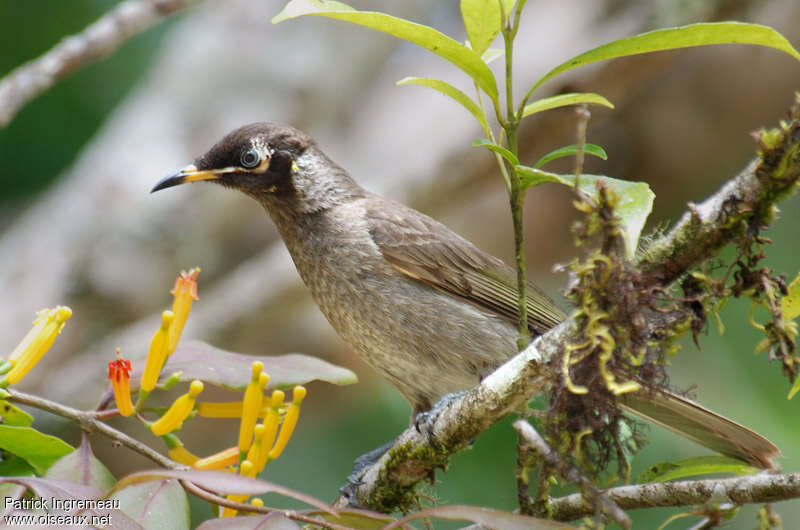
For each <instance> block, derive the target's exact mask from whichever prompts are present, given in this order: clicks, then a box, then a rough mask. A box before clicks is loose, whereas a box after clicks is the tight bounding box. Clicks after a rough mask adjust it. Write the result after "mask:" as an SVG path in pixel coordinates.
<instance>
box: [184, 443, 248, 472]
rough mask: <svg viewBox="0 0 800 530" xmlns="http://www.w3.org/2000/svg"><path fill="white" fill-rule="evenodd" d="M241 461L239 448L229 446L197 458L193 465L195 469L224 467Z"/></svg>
mask: <svg viewBox="0 0 800 530" xmlns="http://www.w3.org/2000/svg"><path fill="white" fill-rule="evenodd" d="M238 462H239V448H238V447H236V446H234V447H229V448H227V449H223V450H222V451H220V452H219V453H215V454H213V455H211V456H207V457H205V458H201V459H199V460H197V461H196V462H195V463H194V464H192V467H193V468H195V469H222V468H224V467H228V466H234V465H236V464H237V463H238Z"/></svg>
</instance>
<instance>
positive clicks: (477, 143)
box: [472, 138, 519, 166]
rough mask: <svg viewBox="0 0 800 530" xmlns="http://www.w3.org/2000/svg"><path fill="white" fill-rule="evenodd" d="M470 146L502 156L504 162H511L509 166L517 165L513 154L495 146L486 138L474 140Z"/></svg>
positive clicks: (516, 159)
mask: <svg viewBox="0 0 800 530" xmlns="http://www.w3.org/2000/svg"><path fill="white" fill-rule="evenodd" d="M472 145H473V146H474V147H485V148H487V149H489V150H491V151H494V152H495V153H497V154H499V155H500V156H502V157H503V158H505V159H506V160H508V161H509V162H511V165H514V166H517V165H519V158H517V157H516V155H514V153H512V152H511V151H509V150H508V149H506V148H505V147H503V146H502V145H497V144H494V143H492V142H490V141H489V140H487V139H486V138H481V139H480V140H475V141H474V142H472Z"/></svg>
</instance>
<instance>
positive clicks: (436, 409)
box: [412, 389, 469, 448]
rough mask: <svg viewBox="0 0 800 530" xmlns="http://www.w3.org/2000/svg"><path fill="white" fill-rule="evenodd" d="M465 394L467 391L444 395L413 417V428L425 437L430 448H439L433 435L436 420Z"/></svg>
mask: <svg viewBox="0 0 800 530" xmlns="http://www.w3.org/2000/svg"><path fill="white" fill-rule="evenodd" d="M467 392H469V389H466V390H459V391H458V392H451V393H449V394H445V395H444V396H442V398H441V399H440V400H439V401H437V402H436V404H435V405H433V407H431V409H430V410H426V411H422V412H419V413H417V414H416V415H415V416H414V417H413V419H412V421H413V424H414V427H415V428H416V429H417V432H418V433H420V434H424V435H425V438H426V439H427V440H428V443H429V444H430V446H431V447H434V448H438V447H439V443H438V442H437V441H436V437H435V436H434V433H433V426H434V425H435V424H436V420H438V419H439V415H440V414H441V413H442V412H444V411H445V409H447V407H449V406H450V405H451V404H452V403H454V402H456V401H458V400H459V399H461V398H462V397H463V396H464V395H465V394H466V393H467Z"/></svg>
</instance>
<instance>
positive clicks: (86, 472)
mask: <svg viewBox="0 0 800 530" xmlns="http://www.w3.org/2000/svg"><path fill="white" fill-rule="evenodd" d="M45 478H49V479H56V480H64V481H68V482H74V483H76V484H82V485H84V486H91V487H94V488H97V489H99V490H100V491H107V490H110V489H111V488H113V487H114V483H115V482H116V479H114V476H113V475H112V474H111V472H110V471H109V470H108V468H106V466H104V465H103V463H102V462H100V460H98V459H97V457H95V456H94V454H93V453H92V448H91V447H90V446H89V437H88V436H84V437H83V440H82V441H81V445H80V447H78V448H77V449H76V450H74V451H72V452H71V453H69V454H68V455H66V456H62V457H61V458H59V459H58V460H57V461H56V463H55V464H53V465H52V466H50V469H48V470H47V473H46V474H45Z"/></svg>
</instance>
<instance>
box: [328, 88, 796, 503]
mask: <svg viewBox="0 0 800 530" xmlns="http://www.w3.org/2000/svg"><path fill="white" fill-rule="evenodd" d="M790 118H791V120H790V121H787V122H781V125H780V128H779V129H773V130H770V131H762V132H761V133H760V134H759V137H758V141H759V144H760V145H759V147H760V153H759V157H758V158H757V159H756V160H754V161H753V162H752V163H750V164H749V165H748V166H747V168H746V169H745V170H744V171H743V172H742V173H741V174H739V175H738V176H736V177H734V178H733V179H731V180H730V181H729V182H727V183H726V184H725V185H723V186H722V188H721V189H720V190H718V191H717V192H716V193H715V194H714V195H712V196H711V197H709V198H708V199H707V200H706V201H705V202H703V203H702V204H700V205H699V206H697V205H692V204H690V205H689V211H688V212H687V213H686V214H685V215H684V216H683V219H682V220H681V222H680V223H679V224H678V225H677V226H676V228H675V229H674V230H673V231H672V232H671V233H670V234H668V235H667V236H664V237H663V238H661V239H660V240H658V241H656V242H655V243H654V245H653V246H652V247H651V250H650V251H649V252H648V253H647V255H646V256H645V257H644V258H643V259H642V260H641V262H640V265H641V267H642V268H643V270H644V272H645V274H646V279H645V282H646V283H645V285H649V286H651V287H652V288H660V287H662V286H663V285H664V284H665V283H669V282H671V281H672V280H674V279H675V278H677V277H678V276H679V275H681V274H683V272H685V271H687V270H688V269H689V268H690V267H693V266H696V265H698V264H701V263H703V262H705V261H707V260H708V259H710V258H712V257H713V256H714V255H715V254H716V252H717V251H718V250H719V249H721V248H722V246H724V245H725V244H726V243H728V242H730V241H732V240H733V239H734V237H736V236H737V235H741V234H742V233H743V232H744V231H747V233H751V232H752V231H753V230H757V229H761V228H763V226H765V225H767V224H769V223H770V222H771V221H772V220H774V211H775V208H774V206H775V203H777V202H778V201H779V200H781V199H783V198H786V197H787V196H789V195H790V194H791V193H792V192H793V191H794V190H795V189H796V187H797V182H798V180H800V96H798V101H797V102H796V103H795V105H794V107H793V108H792V110H791V113H790ZM657 320H658V319H653V323H652V324H651V325H652V326H653V327H654V329H653V331H654V332H655V331H658V330H656V329H655V328H657V327H658V326H659V325H658V324H657V323H656V321H657ZM573 327H574V324H573V320H572V318H569V319H567V320H566V321H565V322H562V323H561V324H560V325H558V326H556V327H555V328H553V329H551V330H550V331H548V332H547V333H545V334H544V335H541V336H539V337H537V338H536V339H535V340H534V341H533V342H532V343H531V344H530V345H529V346H528V347H527V348H526V349H525V350H523V351H522V352H520V353H519V354H517V355H516V356H515V357H513V358H512V359H511V360H509V361H508V362H506V363H505V364H503V365H502V366H501V367H500V368H498V369H497V370H496V371H495V372H494V373H492V374H491V375H489V376H488V377H487V378H485V379H484V380H483V381H481V383H480V384H479V385H478V386H477V387H475V388H473V389H471V390H469V391H468V392H466V393H463V394H460V395H458V396H457V397H456V398H454V399H450V400H448V401H447V402H445V400H447V397H445V400H443V402H442V403H439V404H437V405H436V406H435V407H434V409H433V411H432V412H431V413H430V415H429V419H428V421H427V422H426V423H425V424H424V425H422V427H424V428H422V429H419V428H417V427H415V426H411V427H409V428H408V429H407V430H406V431H405V432H404V433H402V434H401V435H400V436H399V437H398V438H397V440H396V441H395V442H394V445H393V446H392V448H391V449H390V450H389V451H387V452H386V453H385V454H384V455H383V456H382V457H381V458H380V459H379V460H378V462H376V463H375V464H374V465H372V466H369V467H367V468H365V469H362V470H359V471H358V472H357V473H355V474H354V475H353V476H351V477H350V480H351V481H352V482H351V484H350V485H349V486H348V490H347V491H346V493H345V494H344V495H343V496H342V497H340V498H339V500H338V501H337V506H346V505H347V504H348V503H350V502H355V503H357V504H358V505H361V506H368V507H371V508H374V509H377V510H379V511H385V512H391V511H393V510H395V509H401V510H402V509H407V508H409V507H411V506H413V488H414V486H415V485H416V484H417V483H418V482H419V481H421V480H423V479H425V478H428V477H431V476H432V473H433V472H434V471H435V470H436V469H437V468H444V467H445V466H446V464H447V461H448V459H449V457H450V455H452V454H454V453H455V452H458V451H459V450H461V449H462V448H464V447H466V446H467V445H468V444H469V443H471V441H472V440H473V439H474V438H475V437H476V436H477V435H478V434H480V433H481V432H483V431H484V430H486V429H488V428H489V427H490V426H492V425H494V424H495V423H497V422H498V421H500V420H502V419H503V418H505V417H506V416H507V415H508V414H510V413H512V412H514V411H515V410H517V409H518V408H519V407H520V406H521V405H523V404H524V403H525V402H526V401H527V400H528V399H529V398H530V396H534V395H537V394H538V393H541V392H542V391H544V389H545V387H546V386H547V384H548V381H553V380H555V379H554V377H555V375H554V374H549V372H551V371H553V367H552V366H551V363H550V360H551V359H556V358H558V357H556V355H557V354H558V353H559V352H561V350H563V349H564V348H565V345H566V344H568V343H569V341H570V340H571V338H572V333H573ZM662 331H663V330H662ZM653 336H654V337H655V336H663V334H661V335H658V334H655V333H654V334H653ZM556 370H557V368H556ZM420 431H423V432H420ZM773 476H777V477H783V478H778V479H775V480H776V485H779V484H781V480H786V481H787V483H788V485H789V486H793V487H787V488H785V489H782V490H781V492H782V493H781V494H782V495H786V496H787V497H781V498H789V497H797V496H800V487H798V486H796V485H793V484H792V480H793V478H794V479H796V476H795V475H781V476H778V475H773ZM354 479H355V480H354ZM733 480H734V481H742V480H743V479H733ZM579 482H580V481H579ZM795 482H796V480H795ZM700 483H704V482H703V481H700ZM713 483H714V482H713V481H712V482H711V483H710V484H713ZM736 483H737V484H739V485H740V486H741V484H746V485H748V486H750V485H752V486H753V488H754V491H756V492H762V493H761V494H759V493H752V496H751V497H746V496H744V495H739V494H738V493H737V496H736V499H743V500H744V502H768V501H769V499H770V498H771V497H769V495H770V494H769V488H768V487H767V486H766V485H765V484H763V483H762V482H759V481H755V482H736ZM762 484H763V487H762ZM649 486H652V487H654V488H659V487H664V486H663V485H648V487H649ZM671 487H672V486H670V488H671ZM670 488H667V489H664V490H663V491H664V492H665V493H664V495H666V494H667V492H673V493H678V492H680V491H681V490H676V489H670ZM689 489H691V488H689ZM702 491H703V490H702V489H698V490H697V492H698V493H697V494H695V495H694V496H686V497H680V496H677V497H674V499H673V500H672V501H670V502H673V504H670V505H685V504H695V503H697V502H700V503H702V502H706V501H708V499H709V495H708V494H707V493H708V491H709V490H708V489H706V490H705V491H706V495H705V496H701V495H700V492H702ZM737 491H738V490H737ZM762 496H763V497H764V498H763V499H762V498H761V497H762ZM637 498H639V499H640V501H639V502H641V503H642V504H640V505H638V506H637V507H643V506H645V504H644V502H646V501H647V500H648V499H653V498H654V497H652V496H650V495H642V494H640V495H639V497H637ZM570 499H571V497H570ZM682 499H684V500H682ZM746 499H759V500H746ZM611 500H612V501H614V502H616V503H617V504H619V506H620V507H622V508H627V507H629V506H628V505H626V504H624V503H622V502H619V501H618V500H617V499H615V498H614V497H611ZM565 502H566V501H565ZM575 502H576V503H577V502H578V501H575ZM659 502H666V501H659ZM649 505H650V506H656V505H657V504H649ZM581 506H583V505H581ZM582 509H583V510H586V509H587V508H586V507H582ZM582 513H584V512H582Z"/></svg>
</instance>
